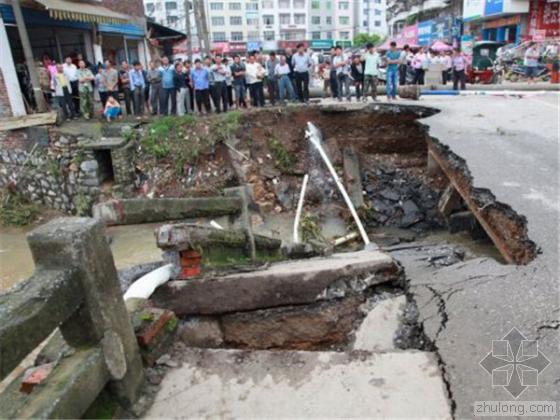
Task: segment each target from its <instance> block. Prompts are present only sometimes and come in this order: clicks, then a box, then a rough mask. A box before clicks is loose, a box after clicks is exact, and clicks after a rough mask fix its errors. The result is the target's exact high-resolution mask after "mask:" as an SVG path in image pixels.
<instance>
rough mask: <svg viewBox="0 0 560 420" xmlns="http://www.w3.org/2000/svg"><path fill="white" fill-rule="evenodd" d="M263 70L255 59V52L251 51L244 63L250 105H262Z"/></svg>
mask: <svg viewBox="0 0 560 420" xmlns="http://www.w3.org/2000/svg"><path fill="white" fill-rule="evenodd" d="M264 75H265V70H264V68H263V66H261V64H260V63H259V62H257V61H256V60H255V54H254V53H251V54H250V55H249V59H248V62H247V64H245V80H246V82H247V86H249V92H250V94H251V101H252V105H253V106H256V107H263V106H264V89H263V79H264Z"/></svg>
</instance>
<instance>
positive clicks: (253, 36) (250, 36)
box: [247, 31, 261, 41]
mask: <svg viewBox="0 0 560 420" xmlns="http://www.w3.org/2000/svg"><path fill="white" fill-rule="evenodd" d="M260 39H261V34H260V33H259V31H249V32H247V40H248V41H260Z"/></svg>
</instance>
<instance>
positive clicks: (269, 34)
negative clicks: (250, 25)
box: [263, 31, 275, 41]
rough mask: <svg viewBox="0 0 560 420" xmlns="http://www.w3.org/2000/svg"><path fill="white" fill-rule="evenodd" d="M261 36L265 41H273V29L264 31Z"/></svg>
mask: <svg viewBox="0 0 560 420" xmlns="http://www.w3.org/2000/svg"><path fill="white" fill-rule="evenodd" d="M263 36H264V40H265V41H274V38H275V33H274V31H264V32H263Z"/></svg>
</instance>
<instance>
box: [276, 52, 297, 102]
mask: <svg viewBox="0 0 560 420" xmlns="http://www.w3.org/2000/svg"><path fill="white" fill-rule="evenodd" d="M274 75H275V76H276V79H277V80H278V93H279V95H280V101H281V102H282V103H285V99H286V96H287V97H288V99H289V100H290V101H293V100H294V99H295V96H296V95H295V92H294V85H293V84H292V81H291V80H290V66H289V65H288V63H287V61H286V57H285V56H283V55H282V56H280V62H279V63H278V64H277V65H276V68H275V69H274Z"/></svg>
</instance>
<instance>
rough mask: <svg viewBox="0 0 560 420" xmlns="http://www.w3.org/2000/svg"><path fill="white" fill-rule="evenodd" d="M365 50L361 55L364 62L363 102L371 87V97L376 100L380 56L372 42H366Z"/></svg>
mask: <svg viewBox="0 0 560 420" xmlns="http://www.w3.org/2000/svg"><path fill="white" fill-rule="evenodd" d="M366 48H367V51H366V53H365V54H364V56H363V57H362V61H363V62H364V102H366V101H367V95H368V92H369V90H370V89H371V98H372V99H373V100H374V101H376V100H377V83H378V77H379V67H380V66H381V56H380V55H379V53H378V52H377V51H375V48H374V46H373V44H371V43H370V44H367V46H366Z"/></svg>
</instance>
